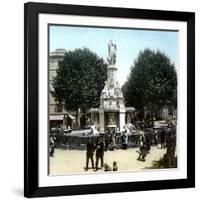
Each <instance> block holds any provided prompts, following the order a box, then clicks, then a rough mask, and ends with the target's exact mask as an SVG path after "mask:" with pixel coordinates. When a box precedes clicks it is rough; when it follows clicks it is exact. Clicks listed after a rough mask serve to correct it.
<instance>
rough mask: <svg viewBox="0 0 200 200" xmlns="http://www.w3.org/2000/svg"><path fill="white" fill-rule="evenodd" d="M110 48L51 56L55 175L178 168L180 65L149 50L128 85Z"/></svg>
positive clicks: (52, 169)
mask: <svg viewBox="0 0 200 200" xmlns="http://www.w3.org/2000/svg"><path fill="white" fill-rule="evenodd" d="M83 29H84V28H83ZM75 30H76V28H74V30H73V31H75ZM97 32H98V30H97ZM111 32H112V31H111ZM50 33H51V32H50ZM143 34H145V33H143ZM154 34H155V33H152V35H154ZM159 34H161V33H159ZM166 34H168V33H166ZM169 34H170V33H169ZM50 37H51V34H50ZM104 43H105V42H104ZM106 45H107V48H106V49H104V50H102V51H103V52H106V53H105V55H106V56H105V57H106V59H103V58H100V57H98V56H97V54H96V53H93V52H92V51H91V50H90V49H88V48H86V47H80V48H75V49H74V50H65V49H64V48H57V49H56V50H54V51H50V52H49V91H50V92H49V149H48V152H49V174H50V175H62V174H67V173H72V174H73V173H100V172H106V171H109V172H111V171H112V172H114V173H116V172H123V171H140V170H156V169H164V168H165V169H166V168H169V169H170V168H177V163H178V161H177V159H178V155H177V151H176V146H177V137H176V128H177V72H176V68H175V64H174V63H173V62H171V60H170V58H169V57H168V56H167V55H166V54H165V53H164V52H162V51H161V50H160V49H157V50H151V49H150V48H148V45H147V47H145V48H144V49H141V50H140V51H139V53H138V54H137V57H136V58H135V60H134V62H133V64H132V66H131V67H130V69H129V70H126V73H127V74H128V73H129V74H128V75H127V76H126V78H123V77H124V76H123V74H121V73H122V71H123V69H122V66H120V65H119V62H118V52H120V49H119V47H118V45H117V41H113V39H112V38H111V39H110V40H109V41H107V44H106ZM162 45H163V44H162ZM162 45H161V46H162ZM175 45H176V44H175ZM127 53H128V52H127ZM119 54H120V53H119ZM121 54H122V53H121ZM123 55H124V54H123ZM119 57H120V55H119Z"/></svg>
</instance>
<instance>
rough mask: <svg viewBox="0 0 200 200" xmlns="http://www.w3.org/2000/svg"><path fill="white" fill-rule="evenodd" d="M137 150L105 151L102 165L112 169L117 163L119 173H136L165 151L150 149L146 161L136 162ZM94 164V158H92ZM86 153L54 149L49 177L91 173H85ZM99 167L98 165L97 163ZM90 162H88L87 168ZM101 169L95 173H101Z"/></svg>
mask: <svg viewBox="0 0 200 200" xmlns="http://www.w3.org/2000/svg"><path fill="white" fill-rule="evenodd" d="M137 151H139V148H130V149H127V150H115V151H106V152H105V153H104V163H107V164H108V165H109V166H111V167H112V163H113V161H117V164H118V170H119V171H125V170H127V171H138V170H144V169H145V168H148V167H151V166H152V164H153V161H158V160H159V159H160V158H161V157H163V155H164V154H165V152H166V149H160V148H159V147H151V150H150V153H149V154H147V157H146V161H145V162H142V161H138V160H137V158H138V152H137ZM94 162H95V156H94ZM85 163H86V151H79V150H61V149H55V154H54V157H50V175H61V174H66V173H88V172H89V173H91V172H94V171H93V169H89V170H88V171H87V172H85V169H84V167H85ZM99 165H100V163H99ZM90 166H91V162H90V161H89V167H90ZM102 171H103V169H100V170H98V171H97V172H94V173H98V172H102Z"/></svg>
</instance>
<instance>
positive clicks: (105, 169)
mask: <svg viewBox="0 0 200 200" xmlns="http://www.w3.org/2000/svg"><path fill="white" fill-rule="evenodd" d="M107 171H111V167H110V166H109V165H108V164H107V163H105V164H104V172H107Z"/></svg>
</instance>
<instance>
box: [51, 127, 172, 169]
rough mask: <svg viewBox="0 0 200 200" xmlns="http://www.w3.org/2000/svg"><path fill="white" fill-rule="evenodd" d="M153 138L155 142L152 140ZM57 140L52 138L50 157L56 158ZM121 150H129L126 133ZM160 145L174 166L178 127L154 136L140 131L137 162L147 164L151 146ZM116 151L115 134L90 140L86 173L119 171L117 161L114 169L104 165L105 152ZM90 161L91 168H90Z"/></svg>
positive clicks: (114, 162) (122, 135) (87, 149)
mask: <svg viewBox="0 0 200 200" xmlns="http://www.w3.org/2000/svg"><path fill="white" fill-rule="evenodd" d="M152 138H153V140H152ZM55 140H56V138H55V137H53V136H52V135H51V136H50V156H54V148H55V147H54V145H55ZM120 140H121V149H123V150H126V149H127V148H128V135H127V132H126V131H123V132H122V134H121V139H120ZM152 144H153V145H157V146H158V145H159V146H158V148H160V149H163V148H165V149H166V153H165V155H164V159H165V160H166V162H167V163H168V165H169V166H170V165H171V166H172V165H174V158H175V153H176V126H173V125H168V127H163V128H161V129H160V130H154V132H153V134H152V135H148V134H145V132H144V130H143V129H141V130H140V134H139V150H138V151H137V152H138V154H139V155H138V158H137V161H142V162H145V160H146V157H147V155H148V154H149V153H150V150H151V146H152ZM114 149H115V137H114V133H113V134H106V135H105V136H104V137H102V136H101V137H98V138H93V137H91V138H88V142H87V146H86V164H85V171H87V170H88V169H93V170H94V171H97V170H99V169H104V171H117V170H118V165H117V162H116V161H113V163H112V165H113V166H112V167H110V166H109V165H108V163H104V152H105V151H107V150H114ZM89 161H90V162H91V167H89Z"/></svg>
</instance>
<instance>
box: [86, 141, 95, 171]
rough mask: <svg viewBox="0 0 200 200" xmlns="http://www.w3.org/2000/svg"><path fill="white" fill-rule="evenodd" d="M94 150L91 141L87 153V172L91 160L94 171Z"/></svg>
mask: <svg viewBox="0 0 200 200" xmlns="http://www.w3.org/2000/svg"><path fill="white" fill-rule="evenodd" d="M94 150H95V148H94V144H93V142H92V140H91V139H89V140H88V143H87V151H86V167H85V170H86V171H87V170H88V164H89V159H90V160H91V163H92V169H94V159H93V155H94Z"/></svg>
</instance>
